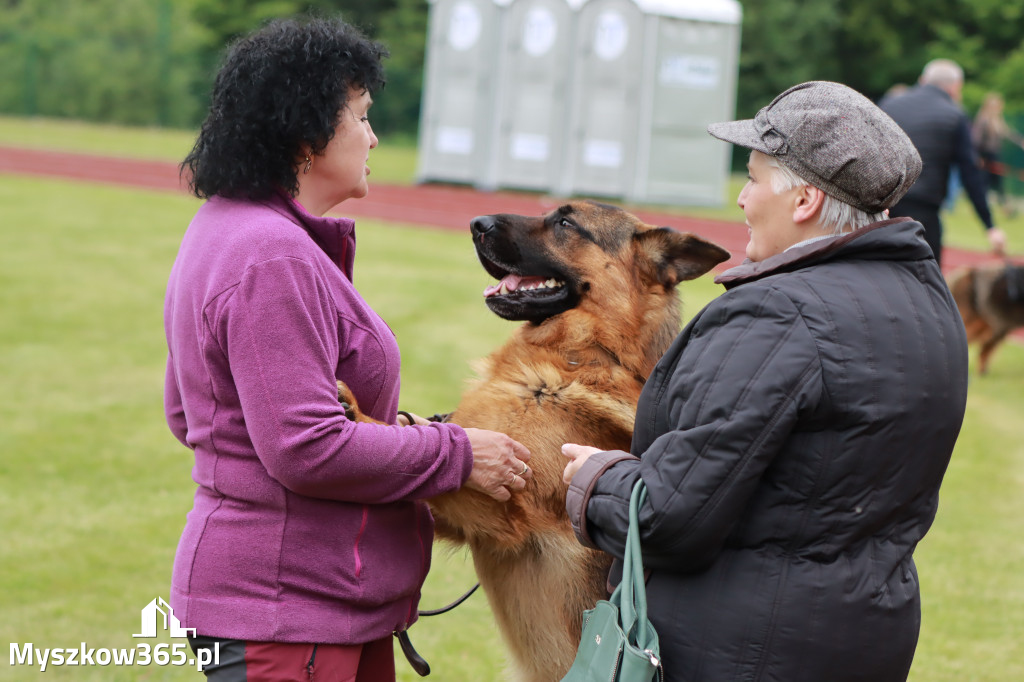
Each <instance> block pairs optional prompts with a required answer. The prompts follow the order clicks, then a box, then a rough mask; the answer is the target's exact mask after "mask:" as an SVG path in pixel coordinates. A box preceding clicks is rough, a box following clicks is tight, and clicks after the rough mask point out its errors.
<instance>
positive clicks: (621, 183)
mask: <svg viewBox="0 0 1024 682" xmlns="http://www.w3.org/2000/svg"><path fill="white" fill-rule="evenodd" d="M644 28H645V27H644V14H643V12H642V11H641V9H640V7H639V6H638V5H637V4H636V3H635V2H633V1H632V0H589V2H586V3H585V4H584V5H583V6H582V7H581V8H580V10H579V12H578V15H577V19H576V43H575V50H574V55H573V77H572V81H573V90H572V93H571V96H570V113H569V119H568V121H567V123H568V125H567V127H566V137H567V139H566V151H565V166H564V171H563V173H562V175H561V177H560V179H559V184H558V185H557V186H556V191H557V192H558V193H559V194H566V195H569V194H591V195H601V196H611V197H622V196H624V195H625V194H626V189H627V188H628V187H631V186H632V184H633V182H632V179H633V174H634V172H635V166H636V151H637V148H636V147H637V144H636V143H637V132H638V125H639V119H640V97H641V95H642V85H643V80H644V61H643V60H644V49H643V48H644V37H643V32H644Z"/></svg>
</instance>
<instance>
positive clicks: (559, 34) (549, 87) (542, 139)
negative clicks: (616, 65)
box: [477, 0, 584, 191]
mask: <svg viewBox="0 0 1024 682" xmlns="http://www.w3.org/2000/svg"><path fill="white" fill-rule="evenodd" d="M583 1H584V0H569V1H568V2H567V0H515V1H514V2H513V3H512V4H511V6H509V8H508V10H507V12H506V14H505V17H504V20H503V26H502V37H501V40H500V43H499V44H498V50H497V51H498V55H499V56H498V64H497V72H496V76H497V82H498V84H499V85H498V93H497V97H496V100H495V102H496V106H495V117H494V122H495V130H494V136H495V142H494V146H493V148H492V153H491V155H490V162H491V165H490V167H489V168H488V170H487V171H486V172H485V173H484V174H483V176H482V177H481V180H480V181H479V182H478V183H477V184H478V186H484V187H485V188H487V189H493V188H494V187H497V186H500V187H513V188H517V189H532V190H541V191H550V190H551V189H552V188H553V187H554V186H555V184H556V182H557V180H558V178H559V176H560V173H561V172H562V160H563V156H564V148H565V127H566V121H567V120H568V115H569V101H570V91H571V89H572V88H571V85H572V84H571V82H570V78H571V75H572V72H571V66H570V60H571V57H572V48H573V34H574V18H575V17H574V15H573V7H572V5H576V6H578V5H580V4H581V3H582V2H583Z"/></svg>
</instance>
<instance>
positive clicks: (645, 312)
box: [429, 201, 729, 682]
mask: <svg viewBox="0 0 1024 682" xmlns="http://www.w3.org/2000/svg"><path fill="white" fill-rule="evenodd" d="M471 229H472V236H473V243H474V246H475V247H476V251H477V256H478V257H479V259H480V262H481V264H482V265H483V267H484V269H485V270H486V271H487V272H488V273H489V274H490V275H491V276H492V277H494V278H495V279H496V280H498V281H499V282H498V284H497V285H495V286H492V287H488V289H487V290H486V291H485V292H484V295H485V297H486V303H487V306H488V307H489V308H490V309H491V310H492V311H493V312H494V313H495V314H497V315H499V316H500V317H503V318H505V319H507V320H520V321H523V322H524V324H523V325H521V326H520V327H518V328H517V329H516V331H515V332H514V333H513V334H512V337H511V338H510V339H509V340H508V341H507V342H506V343H505V344H504V345H503V346H502V347H500V348H499V349H498V350H496V351H495V352H494V353H492V354H491V355H490V356H488V357H487V358H486V359H485V360H483V361H482V362H481V363H480V366H479V367H477V368H476V369H477V372H478V374H479V376H478V378H477V379H476V380H475V381H474V382H473V384H472V385H471V386H470V387H469V388H468V390H467V391H466V392H465V393H464V394H463V396H462V399H461V401H460V403H459V405H458V407H457V408H456V410H455V412H454V413H452V415H451V416H450V418H449V419H450V421H452V422H454V423H456V424H459V425H461V426H465V427H474V428H481V429H489V430H492V431H500V432H503V433H506V434H508V435H509V436H511V437H512V438H514V439H515V440H517V441H519V442H520V443H522V444H524V445H525V446H526V447H527V448H529V450H530V453H531V458H530V467H531V468H532V469H533V479H532V481H530V482H529V483H528V484H527V487H526V489H525V490H523V491H521V492H517V493H514V494H513V496H512V499H511V500H510V501H508V502H498V501H497V500H494V499H492V498H490V497H488V496H486V495H484V494H482V493H479V492H476V491H474V490H470V489H467V488H464V489H462V490H459V491H458V492H455V493H450V494H447V495H442V496H439V497H437V498H434V499H432V500H430V501H429V502H430V506H431V509H432V511H433V512H434V516H435V519H436V522H437V532H438V535H439V536H440V537H442V538H444V539H446V540H449V541H453V542H455V543H460V544H461V543H466V544H468V545H469V548H470V550H471V552H472V555H473V563H474V566H475V568H476V573H477V576H478V578H479V580H480V584H481V586H482V587H483V588H484V591H485V593H486V594H487V598H488V600H489V602H490V605H491V610H492V612H493V613H494V616H495V618H496V620H497V623H498V627H499V630H500V632H501V635H502V637H503V639H504V641H505V643H506V645H507V646H508V649H509V652H510V655H511V656H510V658H511V660H510V670H509V672H510V676H511V678H512V679H514V680H518V681H520V682H555V681H557V680H561V679H562V677H563V676H564V675H565V673H566V672H567V671H568V669H569V666H570V665H571V664H572V661H573V658H574V656H575V654H576V648H577V646H578V645H579V638H580V634H581V628H582V614H583V611H584V610H585V609H589V608H592V607H593V606H594V604H595V602H597V601H598V600H599V599H604V598H605V597H607V592H606V587H605V586H606V584H607V582H606V579H607V573H608V568H609V566H610V564H611V557H610V556H608V555H606V554H604V553H603V552H598V551H594V550H591V549H587V548H585V547H583V546H582V545H581V544H580V543H579V542H578V541H577V540H576V538H575V536H574V534H573V531H572V528H571V526H570V524H569V520H568V517H567V515H566V513H565V493H566V485H565V484H564V483H563V482H562V470H563V469H564V468H565V465H566V463H567V460H566V459H565V457H563V456H562V454H561V446H562V444H563V443H570V442H572V443H588V444H592V445H595V446H597V447H600V448H604V449H608V450H612V449H618V450H629V447H630V441H631V439H632V435H633V420H634V417H635V416H636V404H637V400H638V399H639V397H640V391H641V389H642V388H643V385H644V381H645V380H646V379H647V377H648V375H649V374H650V372H651V370H652V369H653V368H654V365H655V363H656V362H657V361H658V359H659V358H660V357H661V356H662V354H663V353H664V352H665V350H666V349H667V348H668V346H669V344H670V343H671V342H672V340H673V339H674V338H675V337H676V335H677V334H678V332H679V329H680V315H679V299H678V295H677V292H676V285H678V284H679V283H680V282H682V281H684V280H689V279H694V278H696V277H698V276H700V275H702V274H704V273H706V272H708V271H709V270H710V269H711V268H713V267H714V266H715V265H717V264H718V263H721V262H723V261H725V260H726V259H727V258H728V257H729V253H728V252H727V251H726V250H725V249H722V248H720V247H718V246H717V245H715V244H712V243H711V242H708V241H705V240H703V239H701V238H699V237H696V236H694V235H690V234H685V233H680V232H676V231H674V230H672V229H670V228H667V227H653V226H651V225H646V224H644V223H643V222H642V221H640V220H639V219H638V218H637V217H635V216H633V215H631V214H630V213H627V212H626V211H623V210H622V209H620V208H617V207H614V206H609V205H606V204H600V203H595V202H589V201H574V202H571V203H568V204H565V205H564V206H561V207H560V208H558V209H557V210H555V211H553V212H551V213H549V214H548V215H546V216H541V217H524V216H518V215H507V214H502V215H492V216H481V217H479V218H475V219H474V220H473V221H472V224H471Z"/></svg>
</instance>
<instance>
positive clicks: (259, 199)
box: [164, 18, 531, 682]
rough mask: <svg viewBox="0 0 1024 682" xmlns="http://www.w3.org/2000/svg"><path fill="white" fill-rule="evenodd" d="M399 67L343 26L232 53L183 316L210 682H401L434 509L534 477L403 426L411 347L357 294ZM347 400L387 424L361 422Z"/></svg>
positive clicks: (179, 574) (206, 146)
mask: <svg viewBox="0 0 1024 682" xmlns="http://www.w3.org/2000/svg"><path fill="white" fill-rule="evenodd" d="M385 55H386V52H385V50H384V48H383V47H382V46H381V45H379V44H378V43H375V42H371V41H369V40H367V39H366V38H365V37H364V36H363V35H361V34H360V33H359V32H358V31H357V30H356V29H354V28H353V27H351V26H349V25H347V24H345V23H343V22H341V21H339V20H333V19H327V18H304V19H298V20H280V21H274V22H272V23H270V24H269V25H267V26H266V27H264V28H263V29H261V30H259V31H257V32H255V33H254V34H252V35H250V36H247V37H245V38H243V39H241V40H240V41H238V42H237V43H236V44H234V45H233V46H232V47H231V49H230V51H229V52H228V54H227V57H226V59H225V61H224V63H223V65H222V67H221V69H220V71H219V73H218V74H217V77H216V81H215V83H214V86H213V93H212V104H211V107H210V111H209V114H208V116H207V118H206V120H205V121H204V123H203V125H202V128H201V130H200V132H199V136H198V139H197V140H196V143H195V146H194V148H193V149H192V151H191V153H189V155H188V157H187V158H186V159H185V161H184V162H183V164H182V172H183V174H187V176H188V181H189V184H190V187H191V189H192V191H193V192H194V193H195V195H196V196H198V197H200V198H204V199H206V201H205V203H203V204H202V206H201V207H200V208H199V210H198V211H197V213H196V214H195V217H194V218H193V220H192V222H191V224H190V225H189V227H188V230H187V231H186V232H185V235H184V237H183V239H182V242H181V247H180V250H179V251H178V255H177V258H176V259H175V261H174V265H173V267H172V269H171V273H170V277H169V280H168V284H167V295H166V300H165V307H164V326H165V332H166V336H167V345H168V350H169V353H168V359H167V374H166V380H165V393H164V400H165V409H166V416H167V423H168V425H169V426H170V429H171V431H172V432H173V434H174V435H175V436H176V437H177V438H178V440H180V441H181V442H182V443H183V444H184V445H185V446H187V447H188V448H190V449H192V450H193V451H194V456H195V466H194V468H193V470H192V478H193V480H194V481H195V483H196V486H197V488H196V491H195V498H194V503H193V507H192V510H191V511H190V512H189V514H188V517H187V519H186V522H185V528H184V531H183V532H182V535H181V540H180V542H179V544H178V549H177V554H176V556H175V560H174V570H173V577H172V587H171V598H170V603H171V606H172V608H173V609H174V613H175V615H176V616H177V617H178V618H179V619H180V620H181V622H182V624H183V626H184V627H187V628H194V629H195V635H196V636H195V637H191V638H190V641H191V644H192V646H193V648H194V649H195V650H196V651H197V652H198V651H199V650H200V649H204V648H205V649H215V650H217V652H218V656H217V657H216V658H217V660H218V661H219V663H218V664H217V665H212V666H208V667H206V669H205V670H204V673H205V674H206V676H207V677H208V678H209V679H211V680H219V681H222V682H228V681H235V680H248V682H254V681H261V680H275V681H281V680H312V679H317V680H356V681H359V682H370V681H372V682H380V681H385V682H386V681H387V680H394V679H395V662H394V654H393V648H392V633H395V632H400V631H403V630H405V629H406V628H408V627H409V626H410V625H411V624H412V623H413V622H414V621H415V620H416V618H417V613H418V611H417V604H418V600H419V596H420V589H421V586H422V584H423V580H424V578H425V576H426V574H427V571H428V569H429V567H430V557H431V541H432V538H433V520H432V518H431V515H430V512H429V510H428V508H427V506H426V504H425V502H424V500H425V499H426V498H429V497H432V496H435V495H438V494H441V493H445V492H449V491H453V490H456V489H458V488H460V487H461V486H469V487H471V488H474V489H476V490H480V491H482V492H484V493H486V494H488V495H491V496H493V497H495V498H497V499H499V500H505V499H508V498H509V497H510V495H511V493H512V491H517V490H521V489H522V488H523V487H524V486H525V485H526V480H527V479H529V478H530V477H531V472H530V470H529V468H528V466H527V464H526V461H527V460H528V459H529V452H528V451H527V450H526V448H524V447H523V446H522V445H521V444H519V443H517V442H516V441H513V440H512V439H510V438H508V437H507V436H505V435H503V434H499V433H494V432H490V431H481V430H474V429H465V430H463V429H462V428H460V427H459V426H456V425H454V424H439V423H429V422H426V421H425V420H422V419H419V418H416V417H415V416H413V417H412V420H413V421H415V422H416V425H410V426H399V425H398V417H397V407H398V398H399V362H400V356H399V351H398V345H397V343H396V340H395V336H394V334H393V333H392V331H391V330H390V329H389V328H388V326H387V324H385V323H384V321H383V320H382V319H381V318H380V317H379V316H378V315H377V313H376V312H374V310H373V309H372V308H371V307H370V306H369V305H368V304H367V303H366V301H364V300H363V298H362V296H361V295H360V293H359V291H358V290H357V289H356V287H355V285H354V283H353V266H354V259H355V247H356V240H355V225H354V223H353V221H352V220H350V219H348V218H338V217H332V216H329V215H327V212H328V211H329V210H330V209H331V208H332V207H334V206H336V205H337V204H339V203H341V202H345V201H350V200H356V199H358V198H360V197H363V196H365V195H366V194H367V192H368V186H367V175H368V173H369V168H368V166H367V163H368V158H369V155H370V152H371V150H373V149H374V148H375V147H376V146H377V142H378V140H377V137H376V136H375V135H374V133H373V129H372V127H371V126H370V122H369V110H370V105H371V103H372V94H373V92H375V91H376V90H378V89H379V88H381V87H382V86H383V84H384V76H383V70H382V64H381V60H382V58H383V57H384V56H385ZM338 380H341V381H344V382H345V383H346V384H347V385H348V387H349V389H351V391H352V393H353V394H354V395H355V397H356V399H357V400H358V402H359V405H360V407H361V409H362V410H363V411H364V412H365V413H367V414H369V415H370V416H371V417H374V418H376V419H377V420H380V421H382V422H385V423H386V424H387V425H381V424H375V423H356V422H354V421H350V420H349V419H348V418H347V417H346V412H345V409H344V407H343V406H342V404H340V403H339V400H338V387H337V385H336V382H337V381H338ZM403 423H408V419H405V420H403Z"/></svg>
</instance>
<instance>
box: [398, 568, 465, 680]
mask: <svg viewBox="0 0 1024 682" xmlns="http://www.w3.org/2000/svg"><path fill="white" fill-rule="evenodd" d="M479 587H480V583H477V584H476V585H473V587H471V588H470V590H469V591H468V592H466V594H464V595H462V596H461V597H459V598H458V599H456V600H455V601H453V602H452V603H451V604H449V605H448V606H442V607H441V608H439V609H431V610H429V611H420V612H419V614H420V615H421V616H439V615H441V614H442V613H448V612H449V611H451V610H452V609H454V608H455V607H456V606H458V605H459V604H461V603H462V602H464V601H466V600H467V599H469V598H470V596H471V595H472V594H473V593H474V592H476V591H477V589H478V588H479ZM394 634H395V637H397V638H398V645H399V646H400V647H401V648H402V653H403V654H405V660H407V661H409V665H411V666H412V669H413V670H415V671H416V674H417V675H419V676H420V677H426V676H427V675H429V674H430V664H429V663H427V659H425V658H423V657H422V656H420V654H419V652H418V651H416V647H414V646H413V645H412V640H411V639H409V631H408V630H401V631H399V632H396V633H394Z"/></svg>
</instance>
